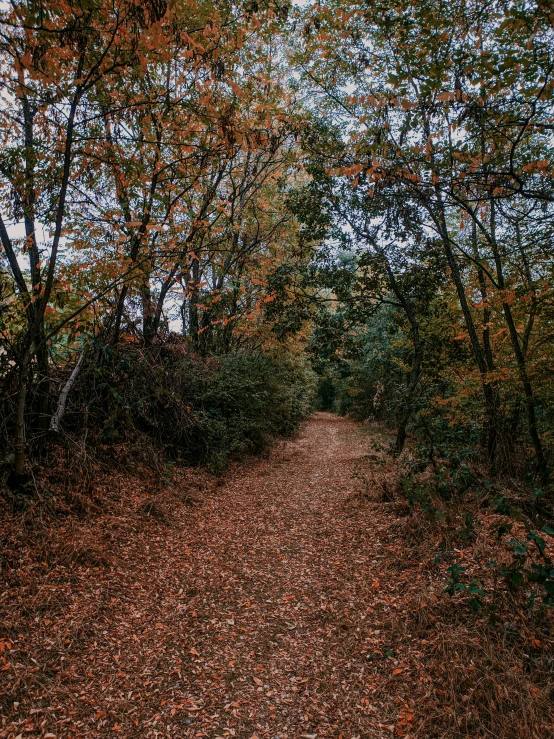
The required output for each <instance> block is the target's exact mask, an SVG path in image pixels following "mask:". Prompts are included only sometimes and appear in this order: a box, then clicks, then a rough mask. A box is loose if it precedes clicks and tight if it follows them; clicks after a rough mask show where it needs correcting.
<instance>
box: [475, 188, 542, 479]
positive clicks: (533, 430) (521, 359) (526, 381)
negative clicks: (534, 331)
mask: <svg viewBox="0 0 554 739" xmlns="http://www.w3.org/2000/svg"><path fill="white" fill-rule="evenodd" d="M490 245H491V248H492V251H493V255H494V262H495V267H496V279H497V282H498V287H499V288H500V290H501V292H502V295H503V296H504V297H503V299H502V310H503V312H504V317H505V319H506V324H507V326H508V332H509V335H510V341H511V343H512V349H513V351H514V355H515V358H516V364H517V368H518V374H519V379H520V382H521V384H522V386H523V393H524V396H525V409H526V412H527V424H528V426H529V435H530V437H531V442H532V444H533V448H534V450H535V457H536V461H537V470H538V472H539V475H540V477H541V480H542V482H543V484H545V485H546V484H548V483H549V482H550V475H549V471H548V465H547V463H546V457H545V454H544V449H543V446H542V440H541V437H540V434H539V430H538V426H537V413H536V408H535V398H534V393H533V387H532V385H531V380H530V377H529V372H528V371H527V360H526V358H525V354H524V353H523V350H522V348H521V343H520V339H519V335H518V332H517V327H516V324H515V321H514V316H513V313H512V308H511V305H510V302H508V300H506V297H505V296H506V280H505V277H504V269H503V265H502V258H501V255H500V249H499V246H498V242H497V240H496V223H495V202H494V198H493V197H492V196H491V198H490Z"/></svg>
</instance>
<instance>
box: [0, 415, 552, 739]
mask: <svg viewBox="0 0 554 739" xmlns="http://www.w3.org/2000/svg"><path fill="white" fill-rule="evenodd" d="M380 433H381V432H379V431H376V430H375V429H372V430H371V433H369V434H368V430H367V428H363V427H361V426H360V425H359V424H356V423H354V422H352V421H349V420H346V419H342V418H338V417H336V416H332V415H331V414H327V413H318V414H315V415H314V416H312V418H311V419H310V420H309V421H308V422H307V423H306V424H305V425H304V427H303V428H302V431H301V432H300V433H299V434H297V435H296V436H295V437H294V438H293V439H289V440H287V441H285V442H281V443H279V444H278V445H276V446H275V448H274V449H273V451H272V452H271V454H270V455H268V456H267V457H266V458H262V459H250V460H247V461H246V462H244V461H243V462H240V463H236V464H235V465H234V466H233V467H232V468H231V469H230V470H228V471H227V472H226V473H225V476H224V477H223V478H222V479H221V478H220V479H217V478H215V477H212V476H210V475H208V473H207V472H205V471H198V470H188V469H182V468H181V469H176V470H174V471H173V473H172V475H171V481H170V482H169V483H168V485H167V488H166V489H165V490H162V491H161V492H159V493H158V494H156V495H155V496H154V497H153V496H152V489H154V488H155V481H153V480H150V479H149V477H148V474H147V473H146V472H144V474H142V475H133V476H129V475H121V476H120V477H118V478H117V480H116V479H115V478H113V479H108V480H107V481H105V488H106V489H105V490H104V497H105V501H106V505H105V510H104V511H103V512H102V513H99V514H95V515H94V517H92V516H90V517H88V518H85V520H83V521H74V520H72V519H70V517H68V518H67V520H59V521H55V522H54V523H52V524H48V525H46V524H45V525H44V528H43V529H41V531H40V533H41V535H42V539H41V537H40V536H35V538H34V539H33V537H32V536H30V538H29V536H27V538H25V537H23V535H22V534H18V533H17V528H16V526H15V523H14V521H13V520H12V521H11V522H10V520H9V517H8V518H7V519H6V520H7V523H6V538H5V542H6V543H5V545H4V550H3V556H4V565H5V566H4V567H3V572H2V576H3V578H5V583H4V584H3V585H4V587H3V588H2V600H1V601H0V606H1V609H2V619H1V623H2V627H1V628H2V631H1V633H0V650H1V651H0V662H1V664H0V710H1V716H2V719H1V720H2V724H1V727H0V737H2V738H4V737H5V738H6V739H7V738H8V737H9V738H10V739H15V738H17V737H21V738H22V737H29V736H37V737H44V738H45V739H46V738H47V737H56V738H60V737H91V738H93V737H109V736H118V737H209V738H210V739H217V738H218V737H240V738H243V737H244V738H245V739H246V738H248V739H254V738H257V739H289V738H290V739H292V738H293V737H295V738H296V737H300V738H301V739H302V738H303V739H319V738H321V739H323V738H325V737H335V738H336V739H341V738H342V739H355V738H356V737H358V739H362V738H365V737H375V738H376V739H377V738H379V737H391V736H403V737H415V736H419V737H422V736H425V737H431V736H452V737H454V736H472V734H471V733H463V732H464V731H467V728H468V726H470V724H471V716H472V715H473V714H472V710H473V712H474V714H475V716H477V713H476V710H477V709H476V707H475V705H473V707H472V700H473V699H472V694H471V685H474V687H473V690H477V687H476V686H477V684H478V681H479V680H481V679H482V675H481V669H480V667H479V666H477V667H476V664H475V662H474V661H472V660H474V658H475V650H473V652H472V651H471V650H469V651H468V652H467V653H466V655H464V653H463V650H461V649H458V645H457V642H456V641H455V640H454V641H452V643H451V647H450V651H449V648H448V644H449V643H450V642H449V639H450V640H451V638H452V635H453V634H455V633H457V631H458V630H459V629H460V628H461V629H462V630H463V629H465V632H464V634H465V636H464V640H465V642H467V643H468V644H469V643H471V641H472V640H474V641H475V640H476V638H477V637H476V633H477V632H475V631H472V630H471V628H470V627H468V626H467V623H466V622H467V618H466V617H465V616H464V617H463V618H462V619H461V620H460V619H457V620H456V619H455V618H454V620H452V618H450V617H446V616H444V614H443V616H444V617H443V616H441V613H442V612H441V608H442V609H443V611H444V608H443V606H442V605H441V594H442V591H443V589H444V582H443V580H441V578H440V576H439V575H438V573H437V572H436V571H433V569H432V568H430V567H429V566H428V562H426V561H424V560H422V558H421V556H420V554H419V552H418V548H417V547H415V546H412V547H410V546H409V545H406V539H405V536H404V535H403V532H402V525H403V524H402V521H399V518H398V516H397V515H396V514H395V513H394V511H393V510H392V508H391V506H390V505H383V503H382V502H379V501H378V500H377V498H376V497H375V496H373V497H372V490H374V489H375V490H376V489H377V487H378V484H377V481H375V480H374V484H373V485H372V484H370V485H369V489H368V485H366V486H365V487H364V489H363V490H362V491H360V489H359V488H360V481H359V478H360V473H359V470H360V465H362V466H363V465H365V466H366V468H367V469H368V470H370V469H373V467H372V465H373V462H372V455H368V449H369V448H370V446H371V441H372V435H373V438H374V437H375V434H377V435H379V434H380ZM385 441H386V439H385V438H384V437H383V438H381V437H379V439H378V443H377V446H379V444H381V446H384V442H385ZM381 482H382V481H381ZM191 485H193V486H196V489H200V490H203V491H204V494H203V495H201V496H200V497H198V496H197V495H196V494H195V498H194V499H195V502H196V503H198V505H194V506H191V505H190V504H188V503H187V501H188V498H187V495H188V494H187V493H186V491H187V490H189V489H190V487H191ZM183 490H184V491H185V493H184V494H183ZM115 491H117V492H115ZM97 495H98V496H100V497H101V495H102V493H101V492H99V491H97ZM145 501H146V505H145ZM149 510H154V511H156V516H148V515H146V514H148V511H149ZM10 527H11V528H10ZM14 532H15V533H14ZM28 533H29V532H27V534H28ZM54 537H56V539H57V540H59V541H64V537H66V540H67V542H69V544H68V546H67V547H66V548H65V550H64V551H63V552H61V553H60V552H59V551H58V550H56V549H55V547H54V549H53V550H52V547H50V548H49V547H48V544H47V543H46V544H45V543H44V539H46V540H47V542H48V541H50V540H52V541H53V540H54ZM29 541H31V542H34V543H35V545H30V544H29V543H28V542H29ZM41 541H42V542H43V543H42V544H41V545H40V546H37V545H36V542H41ZM41 547H42V548H41ZM58 549H59V545H58ZM52 551H54V554H52ZM449 618H450V621H449V620H448V619H449ZM465 642H464V643H465ZM477 646H478V647H479V649H481V647H480V646H479V645H477ZM481 651H483V650H481ZM445 655H449V659H451V660H452V661H453V663H457V665H458V666H459V667H460V668H461V669H462V672H463V675H464V676H465V677H468V676H469V678H468V681H469V682H468V686H469V687H467V686H465V685H464V686H462V685H461V684H460V690H462V687H463V690H466V689H467V690H469V691H470V692H469V697H468V698H467V700H465V703H464V706H465V709H467V710H466V714H463V715H462V713H460V711H459V710H458V709H457V708H456V707H455V706H454V704H453V701H452V691H451V690H450V688H449V685H448V681H449V680H452V677H453V675H455V674H456V673H453V672H452V671H448V670H446V671H445V662H444V660H445ZM460 674H462V673H460ZM473 676H475V679H473ZM472 681H473V682H472ZM462 682H463V681H462ZM541 690H542V689H538V688H537V696H536V699H537V701H540V700H542V697H543V695H542V693H541ZM462 692H463V691H462ZM474 703H475V701H473V704H474ZM465 709H464V710H465ZM460 719H462V721H465V723H464V724H463V726H462V723H461V720H460ZM475 725H476V727H477V729H476V730H475V732H474V734H473V736H481V733H480V730H478V729H479V724H478V723H477V724H475ZM542 726H543V728H544V730H545V733H544V734H542V735H543V736H550V735H552V734H550V733H547V732H549V731H550V728H551V724H548V723H547V722H546V720H545V721H544V722H543V724H542ZM445 727H446V731H445ZM464 727H465V729H464ZM549 727H550V728H549ZM516 730H517V729H516ZM458 731H459V732H460V733H457V732H458ZM520 731H521V733H520V734H518V736H521V737H524V736H533V735H534V734H532V733H526V730H525V727H523V729H521V727H520ZM483 735H484V734H483ZM499 736H500V734H499ZM502 736H508V734H503V735H502ZM514 736H516V734H514Z"/></svg>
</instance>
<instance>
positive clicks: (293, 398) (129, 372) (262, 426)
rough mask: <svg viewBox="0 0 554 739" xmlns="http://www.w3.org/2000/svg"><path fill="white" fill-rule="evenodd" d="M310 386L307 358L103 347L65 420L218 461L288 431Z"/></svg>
mask: <svg viewBox="0 0 554 739" xmlns="http://www.w3.org/2000/svg"><path fill="white" fill-rule="evenodd" d="M314 386H315V382H314V380H313V378H312V374H311V372H310V370H309V369H308V367H307V365H306V364H305V363H304V362H303V361H302V360H300V359H297V358H295V357H293V356H291V355H289V354H285V355H283V354H281V355H278V356H277V355H272V354H268V353H264V352H256V353H237V354H232V355H225V356H221V357H218V358H216V359H214V358H210V359H203V358H200V357H198V356H196V355H194V354H191V353H189V352H188V351H187V349H186V348H185V347H184V346H183V345H181V344H169V345H165V346H158V347H151V348H148V349H145V348H140V349H139V348H118V349H116V350H114V349H102V350H100V351H99V353H98V354H97V361H96V363H95V364H94V366H92V365H91V364H89V366H88V367H87V369H86V370H84V371H83V372H82V374H81V377H80V378H79V383H78V385H77V386H76V387H75V389H74V390H73V391H72V395H71V398H70V406H69V408H68V411H67V414H66V417H65V420H64V422H65V427H66V429H67V430H69V431H70V432H73V433H78V432H79V429H80V427H81V426H82V425H83V422H85V423H87V424H88V425H89V427H90V431H91V432H92V437H93V438H94V435H95V433H96V438H97V441H98V442H100V443H101V444H104V445H112V444H118V443H121V442H124V441H130V440H132V439H133V437H136V436H137V435H144V434H146V435H147V436H148V437H150V438H151V439H152V441H153V442H155V444H156V445H159V446H161V447H162V448H163V449H164V451H165V452H166V454H167V455H168V456H169V457H171V458H173V459H176V460H179V461H182V462H186V463H189V464H199V463H202V464H208V465H211V466H212V467H216V468H221V467H223V466H224V465H225V464H226V463H227V461H228V460H229V459H230V458H231V457H233V456H236V455H238V454H244V453H257V452H259V451H261V450H262V449H263V448H264V447H266V446H267V445H268V444H270V443H271V442H272V441H273V440H274V439H276V438H277V437H280V436H284V435H286V434H289V433H290V432H291V431H293V430H294V429H295V428H296V427H297V426H298V424H299V422H300V421H301V420H302V419H303V418H304V417H305V416H306V415H307V413H308V412H309V411H310V409H311V407H312V397H313V394H314ZM85 407H86V409H87V411H86V414H84V413H83V408H85Z"/></svg>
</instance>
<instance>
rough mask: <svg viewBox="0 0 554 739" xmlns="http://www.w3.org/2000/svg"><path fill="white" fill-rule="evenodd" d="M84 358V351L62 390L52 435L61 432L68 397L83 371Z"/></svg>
mask: <svg viewBox="0 0 554 739" xmlns="http://www.w3.org/2000/svg"><path fill="white" fill-rule="evenodd" d="M84 358H85V351H83V353H82V354H81V356H80V357H79V359H78V361H77V364H76V365H75V367H74V368H73V372H72V373H71V375H70V376H69V379H68V380H67V382H66V383H65V385H64V386H63V389H62V391H61V393H60V397H59V399H58V407H57V408H56V412H55V413H54V415H53V416H52V418H51V419H50V431H51V432H52V433H58V431H59V430H60V422H61V420H62V418H63V416H64V413H65V406H66V403H67V397H68V395H69V393H70V391H71V388H72V387H73V385H74V384H75V380H76V379H77V377H78V376H79V372H80V370H81V366H82V364H83V360H84Z"/></svg>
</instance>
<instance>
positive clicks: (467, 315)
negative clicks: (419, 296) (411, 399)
mask: <svg viewBox="0 0 554 739" xmlns="http://www.w3.org/2000/svg"><path fill="white" fill-rule="evenodd" d="M436 195H437V210H435V208H434V207H433V204H432V203H428V202H426V203H425V205H426V208H427V210H428V212H429V215H430V216H431V218H432V219H433V221H434V222H435V224H436V226H437V230H438V232H439V235H440V237H441V241H442V244H443V249H444V253H445V256H446V261H447V263H448V266H449V267H450V272H451V275H452V280H453V282H454V287H455V288H456V294H457V296H458V302H459V303H460V307H461V309H462V314H463V316H464V321H465V324H466V329H467V332H468V334H469V340H470V343H471V348H472V350H473V356H474V358H475V362H476V364H477V367H478V369H479V373H480V375H481V386H482V389H483V398H484V402H485V430H486V434H487V439H488V443H487V452H488V455H489V460H488V461H489V465H490V466H491V468H492V467H494V464H495V458H496V440H495V439H496V433H497V428H498V418H497V412H496V403H495V393H494V388H493V387H492V384H491V379H490V376H489V371H488V367H487V362H486V359H485V354H484V352H483V349H482V347H481V344H480V342H479V337H478V336H477V330H476V328H475V322H474V320H473V316H472V314H471V309H470V307H469V301H468V299H467V296H466V293H465V289H464V283H463V281H462V276H461V274H460V269H459V266H458V262H457V261H456V257H455V255H454V251H453V249H452V242H451V240H450V234H449V231H448V224H447V222H446V215H445V212H444V203H443V201H442V197H441V194H440V191H439V190H438V188H437V190H436Z"/></svg>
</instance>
